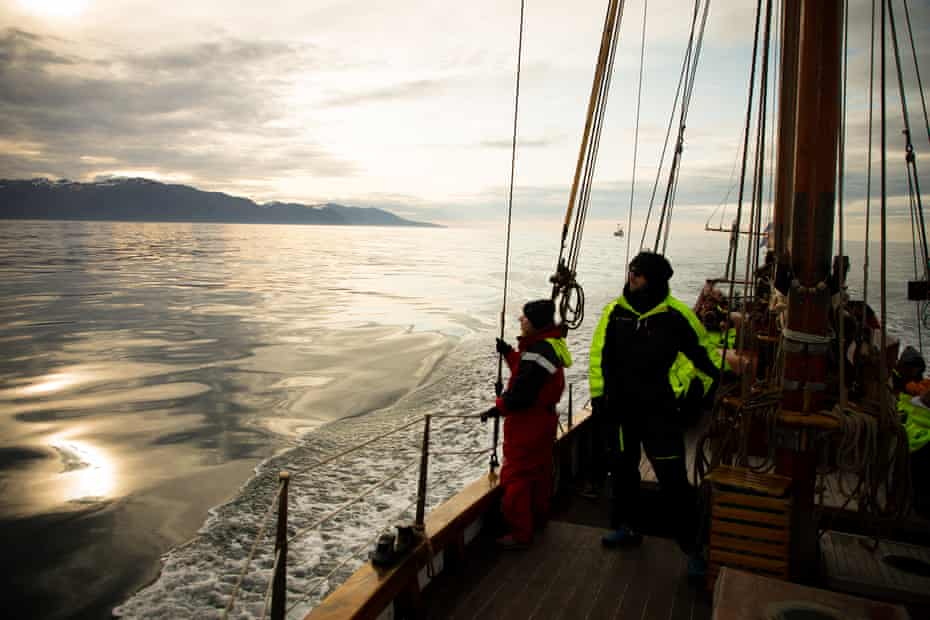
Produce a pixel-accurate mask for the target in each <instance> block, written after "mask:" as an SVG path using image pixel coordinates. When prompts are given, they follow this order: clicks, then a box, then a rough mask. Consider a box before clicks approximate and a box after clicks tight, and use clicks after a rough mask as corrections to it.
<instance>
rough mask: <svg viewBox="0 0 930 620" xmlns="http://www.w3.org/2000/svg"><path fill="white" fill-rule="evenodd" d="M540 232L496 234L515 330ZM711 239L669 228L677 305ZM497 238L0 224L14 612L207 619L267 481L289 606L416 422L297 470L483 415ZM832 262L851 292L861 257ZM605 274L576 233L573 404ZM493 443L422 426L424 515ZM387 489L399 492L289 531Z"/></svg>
mask: <svg viewBox="0 0 930 620" xmlns="http://www.w3.org/2000/svg"><path fill="white" fill-rule="evenodd" d="M557 234H558V231H557V229H556V228H555V227H553V229H552V230H544V231H539V230H534V231H529V232H525V231H521V230H519V229H515V237H514V240H513V248H512V252H513V256H512V263H511V282H510V288H509V291H508V299H509V300H510V302H509V307H508V310H507V313H506V315H505V316H506V319H507V326H508V328H507V333H508V335H509V336H510V337H511V338H512V337H513V336H514V334H515V331H516V328H517V322H516V317H517V315H518V314H519V307H520V305H521V304H522V302H523V301H524V300H526V299H528V298H535V297H543V296H547V295H548V292H549V291H548V284H547V278H548V275H549V273H550V271H551V270H552V268H553V266H554V263H555V259H556V256H557V242H558V239H557ZM725 243H726V239H725V238H723V237H722V236H713V235H710V234H708V235H706V236H702V237H699V238H694V239H678V240H675V245H674V246H673V247H672V248H671V249H670V252H669V254H670V256H671V257H672V261H673V265H674V267H675V269H676V275H675V277H674V279H673V281H672V284H673V292H675V293H676V295H677V296H678V297H680V298H681V299H682V300H684V301H685V302H687V303H689V304H690V303H691V302H693V300H694V297H695V296H696V294H697V291H698V290H699V288H700V285H701V283H702V282H703V280H704V278H705V277H708V275H715V274H719V272H720V271H721V269H722V264H723V261H724V258H725V247H724V244H725ZM503 248H504V244H503V238H502V231H501V230H472V229H401V228H365V227H312V226H249V225H220V224H196V225H182V224H135V223H133V224H128V223H126V224H124V223H112V224H108V223H72V222H3V223H2V226H0V275H2V280H0V282H2V284H0V347H2V351H3V355H2V356H0V437H2V440H0V441H2V443H0V484H2V489H3V494H2V496H0V520H2V525H3V527H4V531H5V532H13V533H14V535H13V536H7V537H6V538H7V540H6V542H4V543H3V547H4V549H3V550H4V551H5V552H6V554H5V557H7V558H8V560H7V562H6V565H7V566H6V567H5V568H4V569H3V570H5V571H7V573H4V574H3V575H0V577H2V578H3V581H4V583H6V584H10V585H9V586H5V587H11V588H12V592H11V594H12V595H13V596H15V600H17V601H18V602H19V603H20V605H19V606H20V607H21V608H22V609H24V610H26V614H27V616H32V617H47V618H58V617H105V616H106V613H107V611H108V609H109V608H110V607H112V606H114V605H119V607H118V612H119V613H120V614H122V615H124V616H126V617H146V618H152V617H164V618H177V617H218V616H219V615H220V614H221V611H222V609H223V607H224V606H225V605H226V603H227V601H228V600H229V596H230V594H231V592H232V590H233V586H234V584H235V582H236V578H237V576H238V574H239V572H240V570H241V568H242V566H243V562H244V560H245V557H246V556H247V555H248V554H249V552H250V551H251V549H252V545H253V541H254V540H255V538H256V535H257V534H258V533H259V530H260V528H261V527H262V526H263V525H264V524H266V523H269V522H270V519H268V517H267V515H268V509H269V505H270V504H271V501H272V497H273V495H274V488H275V482H276V477H277V472H278V471H279V470H281V469H288V470H290V471H292V472H297V473H296V474H295V476H294V480H293V483H292V485H291V498H290V507H291V525H292V532H291V534H292V535H296V536H297V537H296V538H295V541H294V542H293V543H292V544H291V548H290V556H289V557H290V559H289V569H290V570H289V573H288V574H289V582H288V583H289V587H290V589H291V593H290V600H289V606H292V607H293V612H292V616H293V617H302V614H303V613H304V612H306V610H307V609H309V608H310V607H311V606H312V605H313V604H314V603H315V602H316V601H317V600H318V599H319V597H321V596H323V595H325V593H326V592H327V591H329V590H330V589H331V588H332V587H334V586H335V585H338V583H339V581H340V580H341V579H343V578H344V577H345V576H346V575H348V574H350V573H351V571H352V570H354V569H355V568H356V567H357V566H358V564H359V563H360V562H361V559H358V558H356V559H354V560H350V561H347V562H345V564H343V565H342V566H341V567H340V566H339V565H340V564H341V563H342V562H343V561H344V560H345V559H346V558H347V557H348V556H350V555H351V554H352V553H353V552H354V551H356V550H357V549H364V550H365V553H367V548H368V547H369V546H370V545H369V543H368V541H369V540H370V539H371V538H372V537H373V536H375V535H376V534H377V533H378V531H379V529H380V528H383V527H387V526H390V525H391V524H392V523H394V522H396V521H397V520H398V519H399V518H400V517H401V512H402V511H403V510H405V509H408V508H409V505H410V502H411V500H412V499H413V496H414V493H415V491H414V489H415V472H416V468H415V466H414V467H412V468H410V467H407V468H406V469H404V467H406V466H407V465H408V463H409V462H412V460H415V458H416V454H417V451H418V442H419V433H420V428H419V427H418V426H417V427H412V428H411V429H409V431H406V432H403V433H399V434H397V435H394V436H392V437H391V438H390V439H389V440H385V441H381V442H377V443H375V444H373V445H372V447H371V448H369V449H366V450H363V451H361V452H359V453H357V454H354V455H352V457H350V458H347V459H343V460H340V461H338V462H336V463H334V464H333V465H328V466H325V467H323V468H321V469H317V470H314V471H312V472H311V471H306V470H307V469H308V468H309V467H310V466H311V465H313V464H314V463H316V462H318V461H320V460H321V459H322V458H325V457H326V456H328V455H332V454H335V453H337V452H339V451H341V450H343V449H345V448H346V447H348V446H350V445H355V444H357V443H359V442H360V441H363V440H366V439H368V438H374V437H377V436H379V435H383V434H384V433H385V432H386V431H387V430H389V429H392V428H395V427H397V426H398V425H400V424H401V423H404V422H406V421H409V420H414V419H416V418H417V417H419V416H422V415H423V414H426V413H432V414H440V413H441V414H472V413H476V412H478V411H480V410H481V409H482V408H484V407H487V406H488V404H489V403H490V401H491V399H492V398H493V382H494V379H495V377H496V371H497V361H496V355H495V354H494V350H493V340H494V336H495V335H496V333H497V330H498V329H499V316H500V309H501V298H502V292H503V290H502V287H503V253H504V252H503ZM909 252H910V248H909V247H907V246H904V245H896V246H893V247H892V251H891V260H890V263H891V266H890V271H891V273H890V276H889V281H890V283H891V284H889V291H890V293H891V294H892V295H894V296H895V298H894V300H893V301H890V302H889V324H890V327H891V330H892V332H893V333H895V334H896V335H898V336H899V337H901V338H902V340H904V341H905V342H907V343H913V344H916V341H917V336H916V334H917V328H916V322H915V309H914V307H913V306H912V305H910V304H907V303H904V302H903V301H902V300H903V297H904V293H903V286H904V285H903V284H902V283H903V282H904V281H905V280H907V279H908V278H909V277H910V276H911V275H912V273H913V263H912V259H911V258H910V254H909ZM848 253H849V254H850V255H851V257H852V262H853V270H852V273H851V278H852V283H851V288H852V289H853V291H854V292H855V291H857V290H858V289H859V288H861V285H860V283H859V280H861V255H862V244H859V245H858V246H856V245H855V244H852V245H851V247H850V249H849V251H848ZM877 262H878V261H877V254H876V255H875V257H873V265H877ZM624 264H625V240H622V241H621V240H618V239H616V238H614V237H613V236H612V235H611V234H610V232H609V231H604V232H601V231H593V232H592V231H590V230H589V231H588V233H587V234H586V242H585V247H584V250H583V252H582V258H581V263H580V274H581V281H582V284H583V285H584V286H585V291H586V295H587V318H586V320H585V323H584V325H583V327H582V329H580V330H579V331H578V332H575V333H573V335H572V336H571V338H570V347H571V349H572V353H573V355H574V357H575V359H576V362H577V363H576V365H575V366H574V367H573V368H572V369H570V371H569V373H568V379H569V381H570V382H571V383H574V384H575V390H574V396H575V403H576V405H580V404H583V402H584V401H585V400H586V389H587V386H586V375H587V369H586V363H587V347H588V344H589V342H590V332H591V330H592V329H593V327H594V324H595V323H596V319H597V314H598V313H599V311H600V308H601V307H603V305H604V304H605V303H607V302H608V301H609V300H610V299H612V298H613V297H614V296H616V294H617V293H618V292H619V289H620V284H621V283H620V281H619V279H618V274H624V273H625V269H624ZM876 275H877V274H876ZM620 277H622V275H621V276H620ZM870 286H871V287H872V289H871V290H872V293H870V295H871V296H872V298H873V299H874V298H875V294H876V293H877V291H878V288H877V282H876V283H875V284H872V285H870ZM874 305H876V307H877V304H874ZM564 405H565V402H564V401H563V407H564ZM489 443H490V439H489V432H488V429H487V428H485V427H484V426H482V425H481V424H479V423H477V422H475V421H472V420H442V421H439V420H437V424H436V427H435V428H434V451H435V455H434V457H433V458H432V465H431V469H430V479H431V484H430V491H431V497H430V501H431V502H432V503H433V504H435V503H437V502H439V501H442V500H443V499H445V498H446V497H448V496H449V495H451V494H452V493H453V492H454V491H455V490H457V489H458V488H460V487H461V485H462V484H463V483H464V482H466V481H468V480H470V479H472V478H474V477H475V476H477V475H479V474H480V473H481V472H483V471H484V470H485V468H486V460H487V456H486V455H482V454H470V453H472V452H475V451H478V450H481V449H484V448H486V447H487V446H488V445H489ZM462 453H469V454H462ZM385 476H394V477H395V478H396V482H394V483H392V484H389V485H386V486H385V487H384V488H382V489H379V490H378V491H377V493H375V494H373V495H372V499H370V500H366V501H365V502H361V503H359V504H358V505H355V506H353V507H352V508H351V509H349V510H346V511H345V512H343V513H341V514H340V515H339V516H338V517H336V518H335V519H333V520H332V521H329V522H327V524H326V525H324V526H323V527H322V528H313V529H312V530H310V531H308V533H304V531H303V530H304V529H305V528H308V526H310V525H313V523H314V522H315V521H316V520H317V519H319V518H320V517H322V516H323V515H325V514H327V513H329V512H331V511H333V510H334V509H335V508H337V507H339V506H341V505H342V504H343V503H344V502H346V501H348V500H349V499H351V498H353V497H355V496H357V495H358V494H359V493H361V492H363V491H364V490H365V489H367V488H369V487H370V486H371V485H373V484H375V483H376V482H378V481H379V480H381V479H382V478H384V477H385ZM182 543H183V544H182ZM272 548H273V541H272V540H271V539H270V538H268V537H267V536H266V537H265V538H264V539H263V540H262V541H261V543H260V544H259V545H258V547H257V549H256V555H255V559H254V560H253V562H252V568H251V570H250V571H249V572H248V574H247V577H246V579H245V581H244V582H243V585H242V591H241V592H240V594H239V597H238V601H237V604H236V607H235V609H234V613H233V614H232V617H260V616H261V601H262V599H263V596H264V592H265V588H266V585H267V579H268V576H269V574H270V570H271V566H272V563H273V558H272ZM163 553H167V555H165V556H164V558H163V560H164V564H163V566H162V564H161V562H160V560H159V556H160V555H161V554H163ZM361 555H362V554H359V556H360V557H361ZM9 558H15V559H13V560H10V559H9ZM160 569H161V573H160V576H159V570H160ZM334 569H336V571H335V573H334V574H333V576H332V577H330V578H328V579H326V580H321V578H322V577H324V576H327V575H329V574H330V573H331V572H332V571H333V570H334ZM156 577H158V578H157V580H155V579H156ZM152 580H155V581H154V583H152V584H151V585H150V586H149V587H146V588H145V589H143V590H141V592H138V593H136V594H135V595H134V596H132V597H131V598H129V599H128V600H126V597H127V596H128V595H129V594H130V593H132V592H134V591H137V590H139V588H140V587H142V586H143V585H145V584H147V583H149V582H151V581H152ZM307 592H310V593H311V594H310V595H309V596H306V593H307Z"/></svg>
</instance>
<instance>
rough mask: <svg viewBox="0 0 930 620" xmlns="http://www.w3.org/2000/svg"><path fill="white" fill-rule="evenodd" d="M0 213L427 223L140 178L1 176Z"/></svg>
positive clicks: (358, 223)
mask: <svg viewBox="0 0 930 620" xmlns="http://www.w3.org/2000/svg"><path fill="white" fill-rule="evenodd" d="M0 219H29V220H111V221H140V222H142V221H144V222H225V223H252V224H330V225H349V226H426V227H438V225H436V224H430V223H426V222H415V221H412V220H407V219H404V218H402V217H398V216H396V215H394V214H393V213H390V212H388V211H385V210H383V209H376V208H371V207H347V206H343V205H338V204H333V203H327V204H322V205H303V204H297V203H283V202H270V203H265V204H258V203H256V202H253V201H251V200H249V199H247V198H239V197H236V196H230V195H228V194H223V193H220V192H206V191H202V190H199V189H196V188H194V187H190V186H187V185H174V184H168V183H161V182H158V181H152V180H150V179H140V178H118V179H107V180H103V181H96V182H92V183H79V182H75V181H67V180H60V181H53V180H49V179H28V180H6V179H0Z"/></svg>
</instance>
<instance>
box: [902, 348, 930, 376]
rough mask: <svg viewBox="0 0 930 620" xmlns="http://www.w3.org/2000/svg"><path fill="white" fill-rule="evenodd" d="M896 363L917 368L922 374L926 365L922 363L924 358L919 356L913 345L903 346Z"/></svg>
mask: <svg viewBox="0 0 930 620" xmlns="http://www.w3.org/2000/svg"><path fill="white" fill-rule="evenodd" d="M898 363H899V364H900V365H901V366H906V367H909V368H913V369H914V370H919V371H920V373H921V374H923V372H924V370H925V369H926V367H927V365H926V364H925V363H924V358H923V357H921V355H920V353H919V352H918V351H917V349H915V348H914V347H905V348H904V351H903V352H902V353H901V357H900V358H899V359H898Z"/></svg>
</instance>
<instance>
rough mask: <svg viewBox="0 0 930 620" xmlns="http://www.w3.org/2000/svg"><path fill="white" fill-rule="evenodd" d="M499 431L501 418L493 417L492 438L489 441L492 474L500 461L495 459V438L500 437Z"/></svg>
mask: <svg viewBox="0 0 930 620" xmlns="http://www.w3.org/2000/svg"><path fill="white" fill-rule="evenodd" d="M500 433H501V419H500V417H499V416H497V417H495V418H494V439H493V442H492V443H491V464H490V469H491V473H492V474H493V473H494V471H495V470H496V469H497V466H498V465H500V461H498V460H497V440H498V438H499V437H500Z"/></svg>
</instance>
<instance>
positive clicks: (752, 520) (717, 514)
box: [711, 506, 789, 528]
mask: <svg viewBox="0 0 930 620" xmlns="http://www.w3.org/2000/svg"><path fill="white" fill-rule="evenodd" d="M711 516H712V517H713V518H714V519H726V520H729V521H742V522H745V523H749V524H756V525H759V524H765V525H770V526H775V527H782V528H786V527H788V525H789V518H788V515H787V514H773V513H771V512H761V511H758V510H742V509H739V508H726V507H722V506H714V507H713V509H712V510H711Z"/></svg>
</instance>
